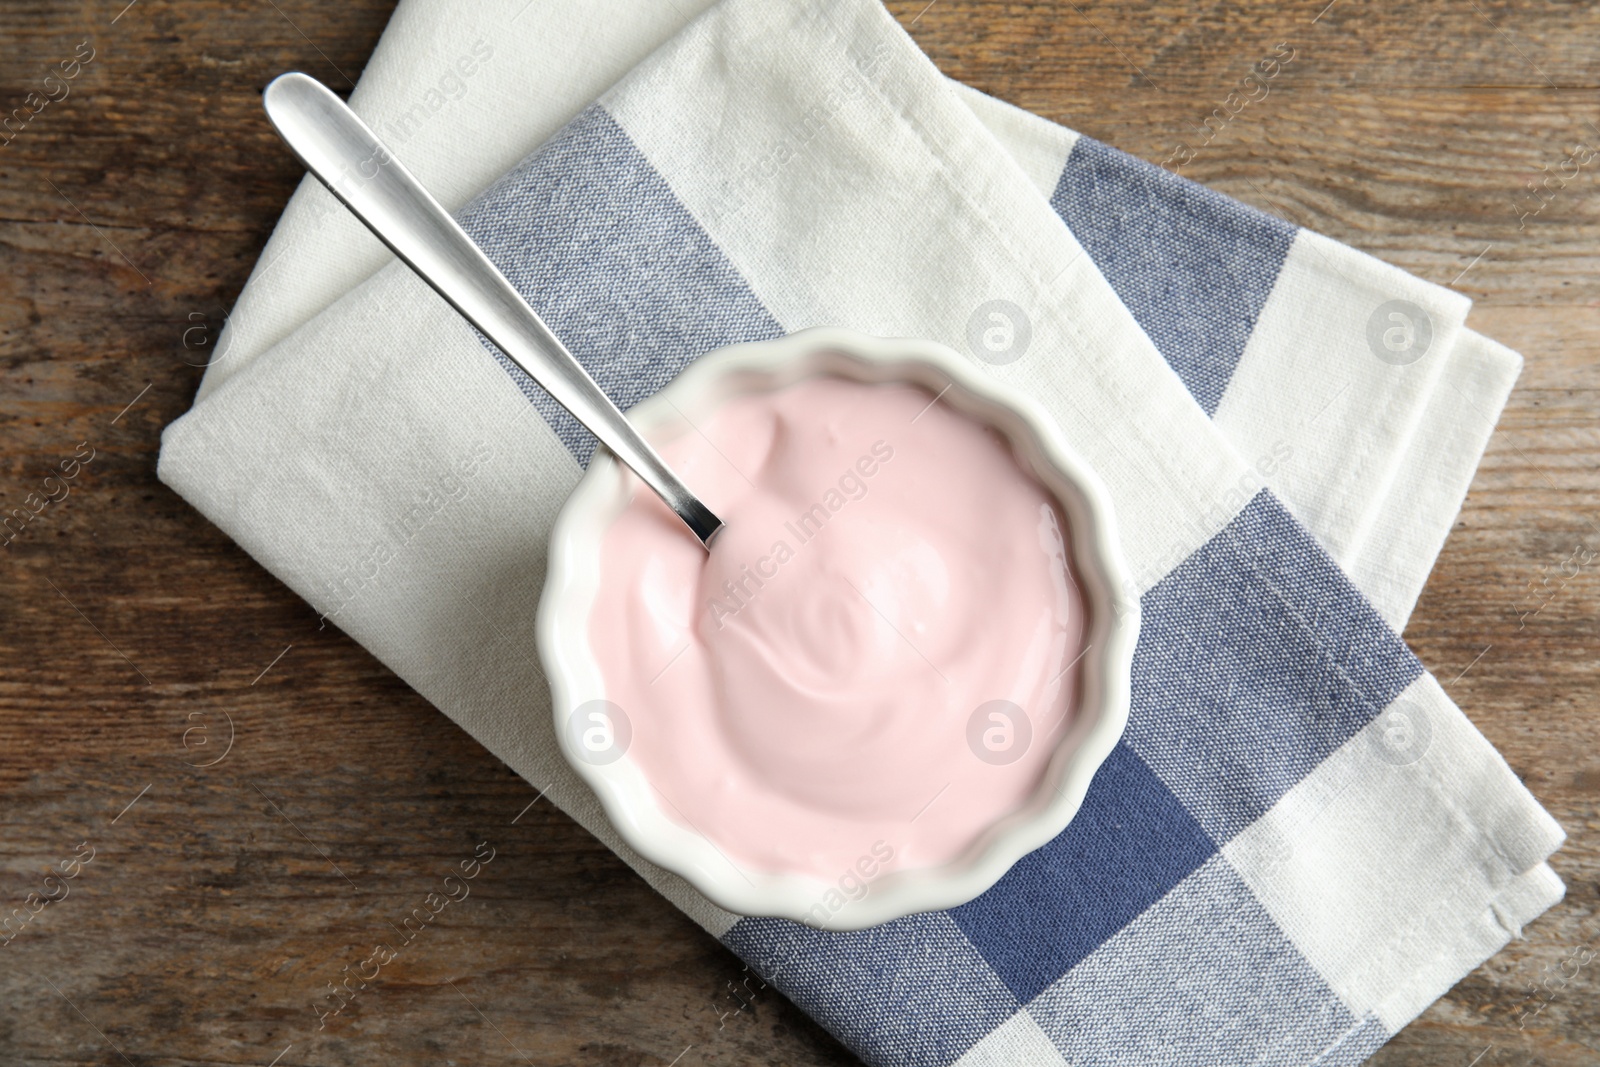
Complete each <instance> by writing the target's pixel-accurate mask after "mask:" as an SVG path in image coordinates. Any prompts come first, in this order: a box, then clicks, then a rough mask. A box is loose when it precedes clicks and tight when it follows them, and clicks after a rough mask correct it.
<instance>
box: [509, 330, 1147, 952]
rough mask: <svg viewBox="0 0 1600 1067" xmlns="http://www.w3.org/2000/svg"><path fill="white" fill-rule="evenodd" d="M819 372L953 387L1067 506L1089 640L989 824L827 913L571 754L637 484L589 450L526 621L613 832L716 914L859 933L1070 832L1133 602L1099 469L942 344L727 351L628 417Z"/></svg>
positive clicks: (644, 423) (992, 875)
mask: <svg viewBox="0 0 1600 1067" xmlns="http://www.w3.org/2000/svg"><path fill="white" fill-rule="evenodd" d="M819 375H833V376H838V377H845V378H851V379H854V380H857V381H864V382H874V381H904V382H911V383H914V384H920V385H922V386H924V387H925V388H929V389H930V390H932V391H933V392H936V393H937V392H939V391H940V389H941V388H942V387H943V386H949V387H950V391H949V393H946V394H945V397H946V402H948V403H950V404H951V406H953V407H955V408H957V409H958V410H962V411H965V412H967V413H968V414H969V415H971V416H973V417H974V418H977V419H978V420H980V421H983V422H986V423H988V424H989V425H992V426H994V427H995V428H996V429H998V430H1000V431H1001V433H1002V434H1004V435H1005V436H1006V437H1007V438H1008V439H1009V440H1010V442H1011V444H1012V447H1013V451H1014V452H1016V453H1017V458H1018V459H1019V461H1021V462H1023V463H1024V464H1026V465H1027V466H1029V467H1030V468H1031V469H1032V472H1033V474H1034V475H1035V477H1037V478H1039V480H1040V481H1041V482H1042V483H1043V484H1044V485H1045V487H1046V489H1047V490H1048V491H1050V493H1051V495H1052V496H1053V497H1055V499H1056V500H1057V502H1058V503H1059V504H1060V506H1061V507H1062V509H1063V511H1064V512H1065V514H1066V518H1067V525H1068V533H1069V539H1070V543H1071V551H1072V560H1073V568H1074V572H1075V574H1076V576H1077V578H1078V581H1079V584H1080V586H1081V587H1082V589H1083V593H1084V595H1085V599H1086V601H1087V602H1088V605H1089V607H1088V611H1087V616H1088V622H1089V625H1088V629H1087V631H1086V634H1085V636H1086V638H1089V639H1090V640H1089V647H1088V649H1087V651H1086V652H1085V653H1084V655H1083V656H1082V658H1081V661H1080V674H1079V679H1080V689H1079V704H1078V709H1077V712H1076V714H1075V716H1074V718H1073V721H1072V724H1071V726H1070V728H1069V729H1068V731H1067V733H1066V734H1065V735H1064V736H1063V737H1062V739H1061V740H1060V741H1059V742H1057V747H1056V752H1055V754H1054V755H1053V756H1052V757H1051V760H1050V762H1049V763H1048V764H1047V766H1046V769H1045V773H1044V776H1043V779H1042V781H1041V783H1040V786H1039V788H1038V789H1037V790H1036V792H1035V795H1034V797H1033V798H1032V799H1031V800H1030V801H1029V802H1028V803H1027V804H1026V805H1024V806H1023V808H1021V809H1019V810H1018V811H1015V812H1012V813H1011V814H1009V815H1008V816H1006V817H1005V818H1003V819H1001V820H1000V821H999V822H997V823H996V824H995V825H994V826H992V827H991V828H990V829H989V830H988V831H986V832H985V833H984V834H983V835H981V836H980V838H979V839H978V840H977V841H976V842H974V844H973V845H972V846H971V847H970V848H969V849H968V850H967V851H966V852H964V853H963V854H962V855H961V856H959V857H957V858H956V859H955V860H952V861H951V862H949V863H947V864H944V865H941V866H936V867H924V868H914V869H909V870H890V871H887V872H886V873H883V874H880V875H878V876H877V877H875V878H873V879H871V880H870V881H869V882H868V883H867V892H866V894H865V895H864V896H862V897H861V898H859V899H855V900H850V901H849V902H848V903H847V904H845V905H844V906H842V907H839V908H837V909H834V908H832V907H831V906H830V905H828V904H826V903H824V901H825V899H826V898H827V897H828V894H829V893H830V892H832V893H834V894H838V892H839V890H840V887H839V885H838V884H837V883H836V882H834V881H827V880H824V879H822V878H819V877H816V876H813V875H809V874H796V873H761V872H755V871H746V870H743V869H741V868H738V867H735V866H734V864H733V862H732V861H731V860H730V859H728V858H727V857H726V856H725V855H724V854H723V852H722V851H721V850H720V849H719V848H718V847H717V846H716V845H715V844H713V843H712V842H711V841H710V840H708V839H707V838H706V837H704V836H702V835H701V834H699V833H697V832H695V831H694V830H691V829H690V828H688V827H687V826H684V825H683V824H681V823H679V822H677V821H676V820H674V819H672V818H671V817H669V816H668V815H667V814H666V813H665V812H664V811H663V810H662V809H661V807H660V806H659V805H658V804H657V802H656V800H655V797H654V796H653V794H652V787H651V785H650V783H649V782H648V780H647V779H646V777H645V775H644V772H643V771H642V770H641V769H640V767H639V765H638V764H637V763H636V762H634V761H633V760H631V759H630V758H628V756H627V754H626V753H625V752H624V754H623V755H622V757H621V758H619V759H617V760H615V761H614V762H611V763H607V764H594V763H590V762H588V761H586V760H584V759H583V758H582V757H581V756H580V755H579V754H578V753H577V752H576V751H574V749H573V745H572V740H571V738H570V737H569V736H568V730H567V728H566V722H565V721H564V719H565V718H566V716H567V715H568V714H570V713H571V711H572V709H575V708H577V707H578V706H579V705H581V704H583V703H585V702H586V701H589V700H595V699H604V697H605V687H604V683H603V679H602V677H601V673H600V669H599V665H598V663H597V662H596V661H595V658H594V656H593V654H592V653H591V652H590V649H589V615H590V609H591V607H592V605H593V602H594V597H595V592H596V589H597V587H598V581H599V558H600V552H599V546H600V544H601V542H602V539H603V536H604V534H605V532H606V530H607V529H608V528H609V526H610V524H611V522H612V521H613V520H614V519H615V517H616V516H617V514H618V513H619V512H620V510H621V508H622V507H623V506H625V504H626V502H627V499H628V496H629V494H630V492H631V491H632V489H633V487H639V488H640V490H641V491H643V490H642V486H640V483H638V482H637V481H636V480H634V479H632V478H631V477H630V476H629V475H628V473H627V472H626V469H625V468H624V467H623V466H622V465H621V464H620V463H618V462H617V461H616V460H615V459H614V458H613V457H612V456H611V454H610V453H609V452H607V451H606V450H605V449H604V448H597V449H596V450H595V453H594V457H593V459H592V460H591V462H590V464H589V469H588V471H587V473H585V474H584V476H583V477H582V478H581V479H580V481H579V483H578V485H577V487H576V488H575V489H574V490H573V492H572V494H571V496H570V497H569V498H568V499H567V502H566V503H565V504H564V505H563V507H562V509H561V512H560V514H559V515H558V516H557V518H556V522H555V525H554V527H553V528H552V530H551V535H550V554H549V565H548V571H547V574H546V578H545V584H544V591H543V593H542V594H541V596H540V601H539V609H538V618H537V623H536V628H535V629H536V635H537V643H538V649H539V655H540V658H541V660H542V661H543V664H544V668H545V673H546V676H547V677H548V679H549V683H550V690H551V698H552V715H553V718H554V721H555V732H556V737H557V740H558V742H559V744H560V746H561V750H562V754H563V755H564V756H565V757H566V759H567V762H568V764H570V765H571V766H572V768H573V769H574V770H575V771H576V772H577V773H578V775H579V776H580V777H581V778H582V779H583V780H584V781H585V782H586V783H587V784H588V785H589V787H590V788H591V789H593V790H594V792H595V794H596V796H597V797H598V798H599V800H600V803H601V805H602V807H603V808H604V809H605V812H606V815H607V816H608V817H609V818H610V820H611V823H612V825H613V826H614V827H615V828H616V830H617V832H618V833H619V834H620V835H621V836H622V838H623V840H625V841H626V842H627V843H628V844H629V845H630V846H632V847H633V848H634V849H635V850H636V851H637V852H639V854H640V855H642V856H644V857H645V858H646V859H648V860H650V861H651V862H652V863H655V864H657V865H659V866H661V867H664V868H666V869H667V870H669V871H672V872H674V873H676V874H678V875H680V876H682V877H683V878H684V879H685V880H687V881H688V882H689V883H690V884H691V885H692V886H694V887H695V888H696V889H697V890H699V891H700V892H701V893H702V894H704V895H705V896H706V897H707V898H708V899H710V900H711V901H712V902H713V903H714V904H716V905H718V906H719V907H722V908H725V909H727V910H728V911H731V912H734V913H736V914H740V915H759V916H775V917H780V918H787V919H793V920H796V921H798V922H806V923H809V924H811V925H818V926H823V927H825V928H827V929H860V928H863V927H866V926H872V925H876V924H879V923H883V922H887V921H890V920H892V919H897V918H901V917H904V916H906V915H910V914H913V913H917V912H924V911H937V910H943V909H946V908H952V907H955V906H957V905H959V904H964V903H966V902H967V901H970V900H972V899H973V898H975V897H977V896H979V895H980V894H982V893H983V892H984V891H985V890H987V889H988V888H989V887H990V886H992V885H994V883H995V882H997V881H999V880H1000V878H1001V876H1002V875H1004V874H1005V872H1006V871H1007V870H1009V869H1010V868H1011V866H1012V865H1013V864H1015V863H1016V862H1017V861H1018V860H1019V859H1021V858H1022V857H1023V856H1025V855H1027V854H1028V853H1030V852H1032V851H1034V850H1035V849H1037V848H1040V847H1041V846H1043V845H1045V844H1046V843H1048V842H1049V841H1051V840H1052V839H1054V838H1055V837H1056V836H1057V835H1059V834H1060V833H1061V831H1063V830H1064V829H1066V827H1067V824H1068V823H1070V822H1071V821H1072V818H1073V817H1074V816H1075V815H1076V814H1077V812H1078V809H1079V808H1080V807H1081V806H1082V803H1083V798H1084V795H1085V794H1086V793H1087V791H1088V788H1089V783H1090V781H1091V780H1092V779H1093V777H1094V774H1095V772H1096V771H1097V770H1098V769H1099V768H1100V765H1101V764H1102V763H1103V762H1104V761H1105V759H1106V757H1107V756H1109V755H1110V753H1111V750H1112V749H1113V748H1114V747H1116V744H1117V742H1118V741H1119V740H1120V739H1121V737H1122V733H1123V729H1124V727H1125V726H1126V724H1127V719H1128V708H1129V702H1130V699H1131V693H1130V689H1131V673H1132V661H1133V650H1134V646H1135V644H1136V643H1137V641H1138V632H1139V604H1138V600H1137V598H1136V597H1135V596H1134V595H1133V594H1132V592H1131V590H1133V588H1134V586H1133V583H1132V581H1131V578H1130V575H1129V571H1128V568H1127V566H1126V564H1125V562H1124V561H1123V558H1122V554H1121V549H1120V542H1119V540H1118V536H1117V527H1116V520H1115V516H1114V513H1113V511H1112V506H1111V500H1110V495H1109V493H1108V492H1107V490H1106V488H1105V486H1104V485H1103V484H1102V483H1101V481H1100V478H1099V477H1098V475H1096V474H1095V473H1094V471H1093V470H1092V469H1091V468H1090V467H1089V466H1088V465H1087V464H1086V463H1085V462H1084V461H1083V460H1082V459H1081V458H1079V456H1078V455H1077V454H1076V453H1075V452H1074V451H1073V450H1072V448H1071V447H1070V446H1069V445H1068V444H1067V443H1066V441H1065V439H1064V438H1063V437H1062V435H1061V432H1060V430H1059V429H1058V428H1057V427H1056V425H1055V422H1054V420H1053V419H1052V417H1051V416H1050V415H1049V414H1048V413H1047V412H1046V411H1045V410H1044V408H1043V407H1042V406H1040V405H1039V404H1038V403H1037V402H1036V401H1034V400H1033V399H1032V398H1030V397H1028V396H1027V395H1026V394H1024V393H1022V392H1020V391H1018V390H1017V389H1015V388H1013V387H1011V386H1009V385H1006V384H1004V383H1002V382H1000V381H997V380H996V379H994V378H992V377H990V376H989V375H987V374H985V373H983V372H982V371H980V370H978V369H977V368H976V367H975V366H974V365H973V364H972V363H971V362H970V361H968V360H967V359H966V358H964V357H963V356H961V355H959V354H957V353H956V352H955V351H953V350H951V349H949V348H947V347H945V346H944V345H941V344H937V343H935V342H932V341H926V340H918V339H915V338H886V337H874V336H869V335H867V334H862V333H857V332H855V331H853V330H845V329H841V328H836V327H815V328H812V329H807V330H801V331H798V332H795V333H792V334H788V335H785V336H783V337H779V338H776V339H774V340H769V341H754V342H749V343H745V344H737V345H730V346H728V347H726V348H722V349H718V350H717V351H715V352H711V353H709V354H707V355H705V356H703V357H701V358H700V359H698V360H696V361H695V362H694V363H692V364H691V365H690V366H689V367H688V368H686V369H685V370H684V371H683V372H682V373H681V374H679V375H678V376H677V377H676V378H675V379H673V381H672V382H670V383H669V384H668V385H667V386H666V387H664V388H663V389H662V390H660V391H659V392H657V393H656V394H654V395H653V396H652V397H650V398H649V399H647V400H645V401H643V402H641V403H640V404H639V405H637V406H636V407H634V408H633V409H632V410H631V411H630V412H629V413H628V417H629V420H630V421H632V422H633V423H634V425H635V426H637V427H638V428H639V429H640V430H641V431H642V432H643V433H644V434H645V435H646V437H648V438H651V439H652V440H656V441H660V440H665V439H670V437H671V436H672V435H673V434H676V433H682V432H688V430H689V425H690V424H689V423H687V422H686V421H685V420H686V419H695V418H696V416H697V415H703V414H706V413H709V411H710V410H712V409H713V408H715V407H716V406H717V405H718V404H720V403H722V402H723V401H725V400H726V399H728V398H730V397H732V396H735V395H743V394H747V393H752V392H761V391H768V390H771V389H775V388H782V387H783V386H784V385H787V384H791V383H793V382H796V381H799V380H801V379H804V378H809V377H815V376H819ZM952 394H953V395H952ZM624 710H626V709H624ZM841 873H844V872H841ZM819 905H821V906H822V909H823V913H824V915H825V916H826V918H825V920H823V921H820V922H819V920H818V918H817V916H816V914H815V913H816V912H817V910H818V906H819Z"/></svg>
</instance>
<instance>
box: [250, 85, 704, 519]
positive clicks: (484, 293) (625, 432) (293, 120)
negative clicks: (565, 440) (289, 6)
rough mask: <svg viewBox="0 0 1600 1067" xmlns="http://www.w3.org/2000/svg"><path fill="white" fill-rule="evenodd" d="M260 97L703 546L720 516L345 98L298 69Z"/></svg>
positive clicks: (323, 169) (301, 152)
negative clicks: (674, 467) (637, 426)
mask: <svg viewBox="0 0 1600 1067" xmlns="http://www.w3.org/2000/svg"><path fill="white" fill-rule="evenodd" d="M263 100H264V102H265V104H266V108H267V117H268V118H270V119H271V120H272V124H273V125H274V126H276V127H277V129H278V133H279V135H280V136H282V137H283V139H284V140H285V141H286V142H288V144H289V147H290V148H292V149H294V152H295V155H297V156H299V157H300V160H301V162H303V163H304V164H305V165H306V169H308V170H310V171H311V173H312V174H314V175H316V176H317V179H318V180H319V181H321V182H322V184H323V185H325V186H327V187H328V191H329V192H331V193H332V194H333V195H334V196H336V197H338V198H339V200H340V201H341V202H342V203H343V204H344V206H345V207H347V208H349V209H350V210H351V212H352V213H354V215H355V216H356V218H358V219H360V220H361V221H362V222H364V223H366V225H367V228H368V229H370V230H371V231H372V232H373V233H374V234H376V235H377V237H378V240H380V241H382V242H383V243H384V244H386V245H388V246H389V248H390V249H392V250H393V251H394V254H395V255H397V256H399V257H400V258H401V259H402V260H404V261H405V263H406V265H407V266H409V267H410V268H411V269H412V270H414V271H416V272H417V276H418V277H420V278H421V279H422V280H423V281H425V282H427V283H428V284H429V285H431V286H433V288H434V289H436V290H437V291H438V293H439V295H440V296H442V297H444V298H445V300H447V301H449V303H450V306H451V307H453V308H455V309H456V311H458V312H460V313H461V316H462V317H463V318H465V319H466V320H467V321H468V322H470V323H472V325H474V326H476V327H477V328H478V329H479V330H480V331H482V333H483V335H484V336H485V337H487V338H489V340H491V341H493V342H494V343H495V344H496V345H497V346H498V347H499V348H500V351H502V352H504V353H505V354H506V355H507V356H509V357H510V358H511V360H512V362H514V363H515V364H516V365H517V366H519V367H521V368H522V369H523V370H525V371H527V372H528V375H529V376H530V377H532V378H533V380H534V381H536V382H538V383H539V384H540V385H541V386H543V387H544V389H545V390H546V391H547V392H548V393H549V394H550V395H551V396H552V397H554V398H555V399H556V401H557V402H558V403H559V404H560V405H561V406H562V407H564V408H566V409H567V410H568V411H570V412H571V413H572V415H573V417H574V418H576V419H577V420H578V421H579V422H581V423H583V425H584V426H586V427H588V429H589V431H590V432H591V433H593V434H594V435H595V436H596V437H598V438H599V439H600V441H601V443H602V444H604V445H605V446H606V447H607V448H609V449H610V450H611V451H612V453H613V454H615V455H616V457H617V458H618V459H620V460H622V462H624V463H626V464H627V465H628V466H629V467H631V468H633V471H634V473H635V474H637V475H638V476H639V477H640V478H642V479H644V482H645V484H646V485H648V486H649V487H650V488H651V489H654V490H655V491H656V493H657V495H659V496H660V497H661V499H662V500H664V501H666V504H667V506H668V507H669V508H671V509H672V510H673V512H674V513H675V514H676V515H677V516H678V518H680V519H682V520H683V524H684V525H685V526H687V527H689V530H690V531H691V532H692V533H693V534H694V535H695V537H697V538H698V539H699V540H700V543H701V544H702V545H706V546H709V545H710V543H711V538H712V537H713V536H714V535H715V534H716V532H717V531H718V530H720V529H721V528H722V520H721V519H719V518H717V517H716V516H715V515H714V514H712V512H711V509H710V508H708V507H706V506H705V504H703V503H701V502H700V500H699V498H698V497H696V496H695V495H694V494H693V493H692V492H690V491H689V488H688V486H686V485H684V484H683V482H682V480H681V479H679V477H678V476H677V475H676V474H674V473H673V472H672V469H671V468H670V467H668V466H667V464H666V462H665V461H663V460H662V458H661V457H660V456H659V455H657V454H656V450H655V449H653V448H651V447H650V445H649V443H648V442H647V441H645V439H644V438H643V437H641V436H639V431H638V430H635V429H634V428H633V425H632V424H631V423H629V422H628V419H627V416H625V415H623V414H622V412H621V411H619V410H617V406H616V405H615V404H613V403H612V402H611V398H610V397H608V396H606V394H605V393H604V392H603V391H602V390H601V388H600V386H599V385H597V384H596V383H595V380H594V379H593V378H591V377H589V373H588V371H586V370H584V369H583V366H582V365H581V364H580V363H579V362H578V361H577V360H576V359H574V358H573V356H572V353H571V352H569V351H567V347H566V346H565V345H563V344H562V343H561V341H560V340H559V339H558V338H557V337H556V335H555V334H554V333H552V332H551V331H550V327H548V326H546V325H545V324H544V321H543V320H542V319H540V318H539V316H538V314H537V313H536V312H535V311H534V310H533V309H532V308H531V307H529V306H528V304H527V302H526V301H524V300H523V299H522V295H521V294H520V293H518V292H517V291H516V289H514V288H513V287H512V285H511V283H510V282H509V281H507V280H506V277H505V275H503V274H501V273H500V271H499V268H497V267H496V266H495V265H494V264H493V263H491V262H490V261H489V257H488V256H485V255H484V254H483V251H482V250H481V249H480V248H478V246H477V245H476V244H474V243H473V240H472V238H471V237H468V236H467V234H466V231H465V230H463V229H462V228H461V227H460V226H458V225H456V221H455V220H454V219H452V218H451V217H450V215H449V214H448V213H447V212H446V211H445V210H444V208H442V207H440V206H439V202H438V201H437V200H435V199H434V198H433V196H432V195H431V194H430V193H429V192H428V190H427V189H425V188H423V186H422V183H421V182H419V181H417V179H416V177H415V176H414V175H412V173H411V172H410V171H409V170H407V169H406V168H405V166H404V164H402V163H401V162H400V161H399V160H398V159H396V158H395V156H394V153H392V152H390V151H389V149H388V147H387V146H386V145H385V144H384V143H383V141H382V140H381V139H379V137H378V135H377V134H375V133H373V132H372V130H370V129H369V128H368V127H367V124H366V123H364V122H362V121H361V119H360V118H358V117H357V116H356V113H355V112H353V111H351V110H350V109H349V108H348V107H346V106H345V103H344V101H342V100H340V99H339V98H338V97H337V96H335V95H333V93H332V92H330V91H329V90H328V88H327V87H326V86H324V85H323V84H322V83H321V82H319V81H317V80H316V79H315V78H312V77H310V76H308V75H305V74H299V73H293V74H284V75H281V76H279V77H278V78H276V79H274V80H273V82H272V84H270V85H268V86H267V88H266V92H265V93H264V94H263Z"/></svg>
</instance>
